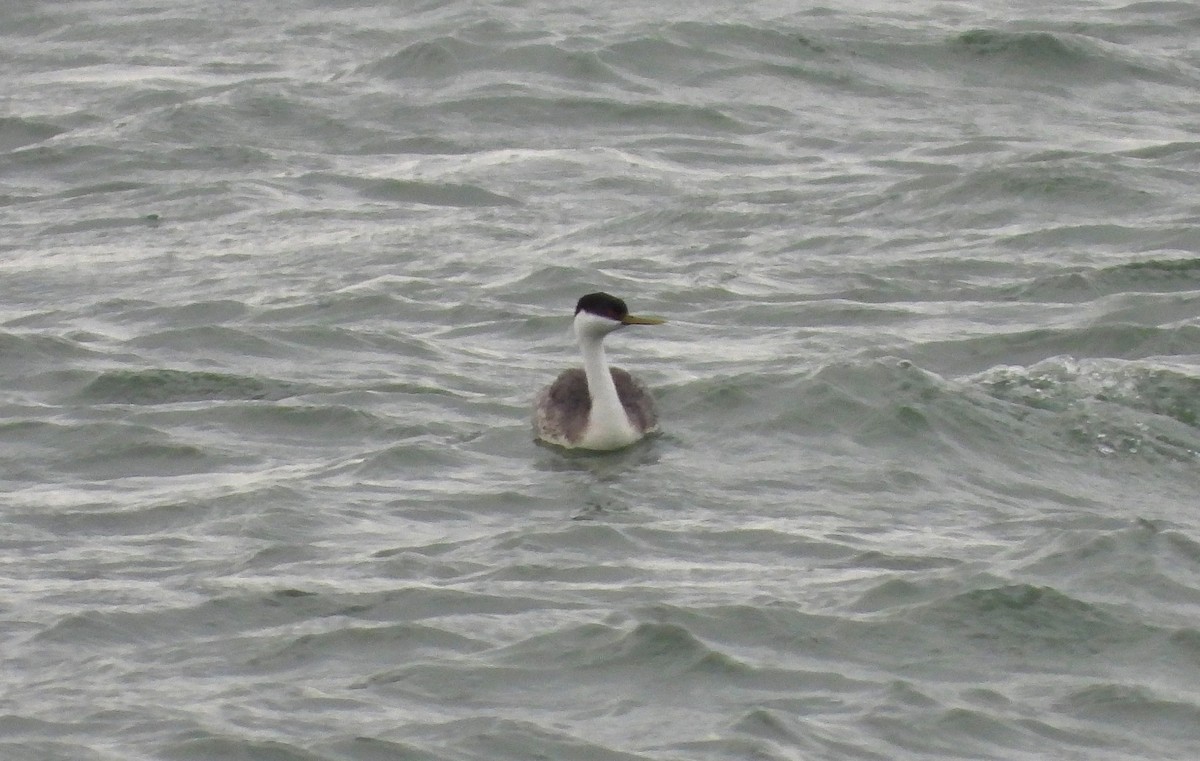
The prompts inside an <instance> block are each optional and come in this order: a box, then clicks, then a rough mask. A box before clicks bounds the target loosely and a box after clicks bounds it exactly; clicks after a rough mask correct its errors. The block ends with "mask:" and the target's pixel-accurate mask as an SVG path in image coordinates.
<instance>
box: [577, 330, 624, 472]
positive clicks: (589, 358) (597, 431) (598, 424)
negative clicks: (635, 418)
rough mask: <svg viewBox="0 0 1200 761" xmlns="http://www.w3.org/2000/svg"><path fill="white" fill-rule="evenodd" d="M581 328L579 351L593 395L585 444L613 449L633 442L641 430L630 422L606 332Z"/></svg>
mask: <svg viewBox="0 0 1200 761" xmlns="http://www.w3.org/2000/svg"><path fill="white" fill-rule="evenodd" d="M579 328H580V326H579V325H577V326H576V335H577V337H578V340H579V351H580V352H581V353H582V354H583V372H584V374H585V375H587V384H588V395H589V396H591V398H592V409H591V414H590V415H589V416H588V426H587V431H586V432H585V434H584V441H583V445H584V446H586V447H587V448H589V449H612V448H616V447H621V446H625V445H627V444H631V443H633V442H634V441H636V440H637V439H638V433H637V432H636V431H635V430H634V428H633V425H631V424H630V422H629V417H628V416H627V415H626V414H625V407H624V406H622V404H621V397H620V396H618V395H617V386H616V384H615V383H613V379H612V372H611V371H610V370H609V368H608V359H607V357H606V356H605V354H604V335H605V334H604V333H602V332H599V331H594V330H586V329H579Z"/></svg>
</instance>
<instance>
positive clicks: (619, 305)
mask: <svg viewBox="0 0 1200 761" xmlns="http://www.w3.org/2000/svg"><path fill="white" fill-rule="evenodd" d="M580 312H587V313H588V314H594V315H596V316H598V317H607V318H608V319H610V320H618V321H620V320H621V319H623V318H624V317H625V316H626V315H628V314H629V307H627V306H625V302H624V301H621V300H620V299H618V298H617V297H616V296H612V295H610V294H607V293H604V292H602V291H601V292H598V293H589V294H588V295H586V296H583V297H581V298H580V299H579V302H578V303H577V304H575V314H579V313H580Z"/></svg>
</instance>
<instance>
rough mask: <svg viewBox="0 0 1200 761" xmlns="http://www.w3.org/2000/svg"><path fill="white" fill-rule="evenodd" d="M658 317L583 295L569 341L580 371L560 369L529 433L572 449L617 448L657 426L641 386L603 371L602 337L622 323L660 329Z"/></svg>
mask: <svg viewBox="0 0 1200 761" xmlns="http://www.w3.org/2000/svg"><path fill="white" fill-rule="evenodd" d="M664 322H666V320H662V319H659V318H658V317H639V316H638V315H633V314H630V313H629V308H628V307H627V306H625V302H624V301H621V300H620V299H618V298H617V297H616V296H610V295H609V294H607V293H589V294H588V295H586V296H584V297H582V298H581V299H579V303H577V304H576V305H575V322H574V329H575V339H576V340H577V341H578V342H579V351H580V352H581V353H582V354H583V369H582V370H580V369H579V368H572V369H570V370H564V371H563V372H562V373H561V374H560V375H559V376H558V377H557V378H555V379H554V382H553V383H551V384H550V385H549V386H547V387H546V388H545V389H543V390H542V392H541V393H540V394H538V397H537V401H536V402H535V403H534V408H533V430H534V433H535V434H536V436H537V437H538V438H539V439H541V440H542V441H546V442H549V443H551V444H557V445H558V446H560V447H568V448H573V449H597V450H607V449H620V448H621V447H627V446H629V445H630V444H632V443H634V442H635V441H638V440H639V439H641V438H642V437H643V436H645V435H646V434H648V433H652V432H654V431H655V430H656V429H657V428H658V413H657V412H656V411H655V409H654V400H653V399H652V398H651V397H650V392H648V391H647V390H646V387H645V386H643V385H642V383H641V382H640V381H639V380H637V379H636V378H634V377H633V376H632V375H630V374H629V373H627V372H625V371H624V370H622V369H620V368H619V367H614V368H611V370H610V369H609V367H608V361H607V360H606V359H605V357H604V337H605V336H606V335H608V334H609V333H611V332H613V331H614V330H620V329H621V328H623V327H625V326H626V325H661V324H662V323H664Z"/></svg>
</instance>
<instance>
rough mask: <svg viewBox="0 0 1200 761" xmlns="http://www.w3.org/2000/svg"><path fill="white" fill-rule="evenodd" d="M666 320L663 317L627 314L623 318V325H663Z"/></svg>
mask: <svg viewBox="0 0 1200 761" xmlns="http://www.w3.org/2000/svg"><path fill="white" fill-rule="evenodd" d="M664 322H666V320H664V319H663V318H661V317H643V316H641V315H636V314H627V315H625V316H624V317H622V318H621V324H622V325H662V324H663V323H664Z"/></svg>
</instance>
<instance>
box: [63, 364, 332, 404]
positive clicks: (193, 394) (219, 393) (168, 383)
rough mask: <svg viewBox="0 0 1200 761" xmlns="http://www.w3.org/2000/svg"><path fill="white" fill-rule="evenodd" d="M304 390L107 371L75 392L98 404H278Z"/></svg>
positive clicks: (184, 374) (214, 377) (202, 374)
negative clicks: (243, 402)
mask: <svg viewBox="0 0 1200 761" xmlns="http://www.w3.org/2000/svg"><path fill="white" fill-rule="evenodd" d="M307 390H310V389H308V388H307V387H304V386H301V385H298V384H294V383H289V382H285V381H278V380H273V379H264V378H256V377H251V376H245V375H232V374H228V373H217V372H207V371H196V370H172V369H166V368H159V369H150V370H110V371H106V372H103V373H100V374H99V375H98V376H97V377H96V378H95V379H93V380H92V381H91V382H90V383H88V384H87V386H86V387H84V388H83V389H82V390H81V391H80V392H79V398H80V399H82V400H86V401H88V402H92V403H99V404H177V403H180V402H195V401H218V400H248V399H255V400H264V401H278V400H280V399H286V398H287V397H290V396H296V395H298V394H302V393H305V391H307Z"/></svg>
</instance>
